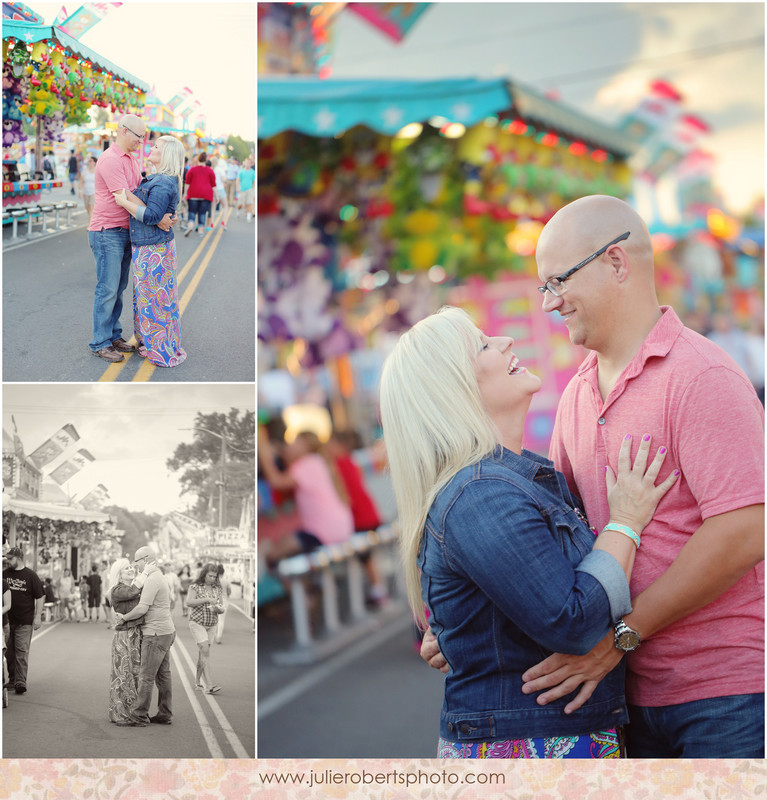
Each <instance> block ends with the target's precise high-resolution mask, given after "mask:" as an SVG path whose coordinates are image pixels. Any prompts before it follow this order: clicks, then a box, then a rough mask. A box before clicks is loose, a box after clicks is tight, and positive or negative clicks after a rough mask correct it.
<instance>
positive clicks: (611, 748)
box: [437, 728, 625, 758]
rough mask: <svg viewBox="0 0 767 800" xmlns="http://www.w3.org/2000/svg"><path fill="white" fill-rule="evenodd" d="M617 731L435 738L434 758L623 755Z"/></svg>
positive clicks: (605, 756) (619, 756) (620, 737)
mask: <svg viewBox="0 0 767 800" xmlns="http://www.w3.org/2000/svg"><path fill="white" fill-rule="evenodd" d="M624 749H625V748H624V747H623V737H622V735H621V732H620V731H618V730H616V729H615V728H612V729H611V730H607V731H597V732H596V733H587V734H583V735H581V736H552V737H550V738H539V739H506V740H501V741H493V742H449V741H447V740H446V739H440V740H439V747H438V748H437V757H438V758H625V752H624Z"/></svg>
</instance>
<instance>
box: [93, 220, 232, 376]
mask: <svg viewBox="0 0 767 800" xmlns="http://www.w3.org/2000/svg"><path fill="white" fill-rule="evenodd" d="M231 211H232V209H231V208H230V209H229V211H228V213H227V216H226V220H224V222H227V221H228V220H229V214H230V213H231ZM223 215H224V212H223V209H222V211H221V213H220V214H219V215H218V217H217V218H216V220H215V222H214V223H213V230H210V231H208V232H207V233H206V234H205V236H203V238H202V241H201V242H200V244H199V245H198V246H197V249H196V250H195V251H194V253H192V255H191V257H190V258H189V260H188V261H187V262H186V264H184V266H183V268H182V269H181V272H179V273H178V275H177V276H176V285H177V286H180V285H181V281H182V279H183V278H184V277H185V276H186V275H187V274H188V273H189V270H190V269H191V268H192V266H193V265H194V262H195V261H196V260H197V257H198V256H199V255H200V253H201V252H202V251H203V250H204V249H205V246H206V245H207V244H208V240H209V239H210V237H211V234H212V233H213V231H214V230H215V229H216V227H217V226H218V223H219V222H220V221H221V218H222V217H223ZM222 230H223V228H220V229H219V233H220V232H221V231H222ZM213 249H215V245H214V248H213ZM206 266H207V265H206ZM179 313H180V312H179ZM129 343H130V344H134V345H135V344H136V338H135V336H132V337H131V338H130V339H129ZM123 355H124V356H125V359H124V360H123V361H118V362H117V363H115V364H110V365H109V366H108V367H107V368H106V369H105V370H104V374H103V375H102V376H101V377H100V378H99V380H98V382H99V383H102V382H110V381H116V380H117V377H118V376H119V374H120V373H121V372H122V370H123V368H124V367H125V365H126V364H127V363H128V362H129V361H130V359H131V356H132V355H133V353H123ZM148 363H149V362H148V361H146V360H145V361H144V363H143V364H142V365H141V366H140V367H139V373H140V372H141V370H142V369H144V367H145V366H146V365H147V364H148ZM149 374H150V375H151V372H150V373H149ZM134 380H148V378H143V379H142V378H139V377H138V375H137V376H136V377H135V378H134Z"/></svg>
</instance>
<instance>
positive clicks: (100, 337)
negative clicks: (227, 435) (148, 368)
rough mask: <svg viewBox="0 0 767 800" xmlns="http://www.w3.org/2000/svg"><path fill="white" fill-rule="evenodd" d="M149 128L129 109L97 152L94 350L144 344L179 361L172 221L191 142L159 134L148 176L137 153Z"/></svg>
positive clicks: (91, 232)
mask: <svg viewBox="0 0 767 800" xmlns="http://www.w3.org/2000/svg"><path fill="white" fill-rule="evenodd" d="M145 135H146V126H145V125H144V123H143V121H142V120H141V119H140V118H139V117H137V116H135V115H133V114H128V115H126V116H124V117H123V118H122V119H121V120H120V123H119V125H118V129H117V135H116V137H115V141H114V143H113V144H112V145H111V146H110V147H109V149H108V150H105V151H104V152H103V153H102V154H101V156H100V157H99V159H98V162H97V164H96V172H95V202H94V208H93V214H92V215H91V220H90V224H89V226H88V243H89V244H90V247H91V250H92V251H93V256H94V258H95V260H96V280H97V283H96V292H95V297H94V302H93V339H92V340H91V342H90V345H89V346H90V349H91V352H92V353H93V354H94V355H96V356H99V357H100V358H103V359H104V360H106V361H109V362H112V363H114V362H119V361H123V360H124V359H125V357H124V355H123V353H132V352H134V351H136V350H138V354H139V355H140V356H141V357H142V358H146V359H147V360H148V361H150V362H151V363H152V364H154V365H155V366H158V367H175V366H177V365H178V364H180V363H181V362H182V361H183V360H184V359H185V358H186V353H185V352H184V350H183V349H182V348H181V343H180V338H181V332H180V326H179V316H180V311H179V304H178V286H177V277H176V242H175V238H174V235H173V225H174V223H175V222H176V216H175V213H176V206H177V205H178V202H179V199H180V197H181V178H182V175H183V170H184V147H183V145H182V144H181V142H180V141H179V140H178V139H176V138H174V137H173V136H161V137H159V138H158V139H157V140H156V142H155V143H154V146H153V147H152V149H151V151H150V152H149V154H148V156H147V162H148V163H149V164H151V165H152V166H153V167H154V170H155V172H154V173H153V174H151V175H149V176H148V177H145V178H143V179H142V177H141V171H140V169H139V164H138V161H137V159H136V157H135V155H134V154H135V153H136V152H137V151H138V150H139V149H140V148H141V146H142V145H143V142H144V137H145ZM131 263H133V325H134V331H135V336H136V345H135V346H134V345H133V344H130V343H129V342H126V341H125V339H124V338H123V336H122V325H121V324H120V315H121V313H122V306H123V301H122V295H123V292H124V290H125V288H126V287H127V285H128V281H129V279H130V273H131Z"/></svg>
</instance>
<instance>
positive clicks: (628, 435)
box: [626, 433, 631, 441]
mask: <svg viewBox="0 0 767 800" xmlns="http://www.w3.org/2000/svg"><path fill="white" fill-rule="evenodd" d="M630 438H631V434H630V433H627V434H626V440H627V441H628V440H629V439H630Z"/></svg>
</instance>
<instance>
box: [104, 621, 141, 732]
mask: <svg viewBox="0 0 767 800" xmlns="http://www.w3.org/2000/svg"><path fill="white" fill-rule="evenodd" d="M140 668H141V628H139V627H138V626H135V627H133V628H126V629H125V630H122V631H115V635H114V639H112V673H111V676H110V682H109V721H110V722H116V723H117V724H118V725H121V724H125V723H127V722H128V721H129V720H130V716H131V710H132V709H133V707H134V706H135V705H136V699H137V696H138V695H137V688H138V676H139V669H140Z"/></svg>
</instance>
